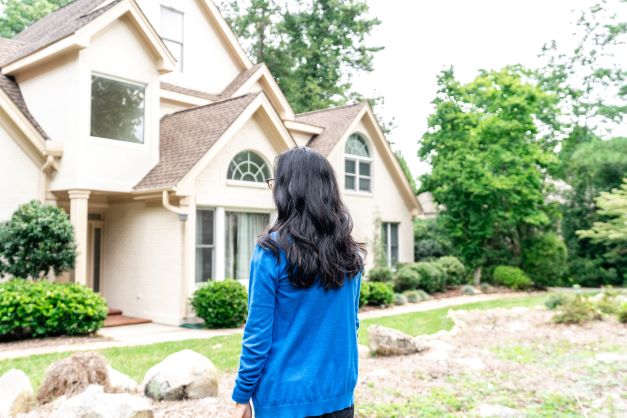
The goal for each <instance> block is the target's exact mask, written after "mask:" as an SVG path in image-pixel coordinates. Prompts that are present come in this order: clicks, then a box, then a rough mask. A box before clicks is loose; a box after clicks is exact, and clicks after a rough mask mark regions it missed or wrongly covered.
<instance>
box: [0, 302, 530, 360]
mask: <svg viewBox="0 0 627 418" xmlns="http://www.w3.org/2000/svg"><path fill="white" fill-rule="evenodd" d="M525 296H527V294H526V293H507V294H503V293H498V294H487V295H477V296H457V297H451V298H446V299H433V300H429V301H425V302H421V303H414V304H407V305H403V306H395V307H391V308H386V309H373V310H369V311H366V312H362V313H360V314H359V319H369V318H380V317H384V316H392V315H400V314H405V313H411V312H422V311H429V310H432V309H438V308H445V307H452V306H458V305H463V304H466V303H474V302H483V301H489V300H496V299H505V298H519V297H525ZM241 332H242V329H241V328H234V329H212V330H208V329H189V328H182V327H176V326H171V325H162V324H155V323H149V324H137V325H124V326H118V327H110V328H102V329H100V330H99V331H98V334H99V335H101V336H102V337H105V338H106V339H103V340H102V341H91V342H85V343H75V344H54V345H53V344H51V345H45V346H38V347H30V348H29V347H21V348H16V349H4V348H3V345H5V344H6V345H8V344H7V343H5V344H3V343H0V360H6V359H12V358H18V357H28V356H32V355H36V354H48V353H61V352H71V351H84V350H100V349H103V348H109V347H128V346H138V345H147V344H154V343H161V342H166V341H182V340H191V339H202V338H210V337H217V336H222V335H232V334H238V333H241ZM53 341H54V340H51V342H53ZM7 348H8V347H7Z"/></svg>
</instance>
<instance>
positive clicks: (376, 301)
mask: <svg viewBox="0 0 627 418" xmlns="http://www.w3.org/2000/svg"><path fill="white" fill-rule="evenodd" d="M365 284H366V286H367V287H369V289H368V302H367V303H368V305H370V306H384V305H391V304H392V303H393V302H394V290H392V286H391V285H390V284H388V283H378V282H365ZM361 285H362V286H363V285H364V283H362V284H361Z"/></svg>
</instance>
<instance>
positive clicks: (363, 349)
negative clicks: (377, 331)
mask: <svg viewBox="0 0 627 418" xmlns="http://www.w3.org/2000/svg"><path fill="white" fill-rule="evenodd" d="M357 352H358V353H359V358H368V357H370V349H369V348H368V346H367V345H363V344H358V345H357Z"/></svg>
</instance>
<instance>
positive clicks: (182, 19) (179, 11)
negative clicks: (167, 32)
mask: <svg viewBox="0 0 627 418" xmlns="http://www.w3.org/2000/svg"><path fill="white" fill-rule="evenodd" d="M163 10H168V11H169V12H172V13H178V14H180V15H181V39H180V40H178V39H172V38H167V37H165V36H162V37H161V39H162V40H163V41H167V42H172V43H174V44H178V45H180V47H181V57H180V59H179V60H178V62H177V66H178V70H179V71H180V72H183V61H184V59H183V57H184V55H185V12H183V11H182V10H178V9H175V8H173V7H170V6H165V5H163V4H162V5H161V8H160V9H159V13H160V15H159V16H160V18H161V25H163ZM162 27H163V26H162ZM161 32H163V29H162V30H161ZM166 46H167V45H166Z"/></svg>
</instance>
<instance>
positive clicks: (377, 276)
mask: <svg viewBox="0 0 627 418" xmlns="http://www.w3.org/2000/svg"><path fill="white" fill-rule="evenodd" d="M393 275H394V273H393V272H392V270H391V269H390V268H389V267H373V268H372V269H370V271H368V280H370V281H371V282H385V283H389V282H391V281H392V279H393Z"/></svg>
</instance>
